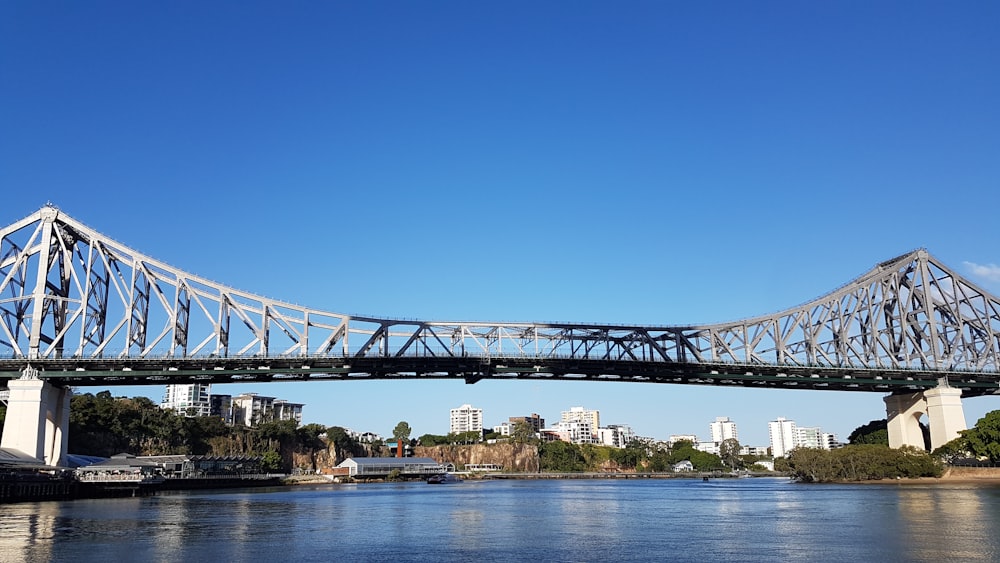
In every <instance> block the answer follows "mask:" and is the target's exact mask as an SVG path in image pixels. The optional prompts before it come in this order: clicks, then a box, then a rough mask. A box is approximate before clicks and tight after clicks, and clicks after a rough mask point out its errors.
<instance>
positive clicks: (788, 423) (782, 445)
mask: <svg viewBox="0 0 1000 563" xmlns="http://www.w3.org/2000/svg"><path fill="white" fill-rule="evenodd" d="M767 435H768V437H769V438H770V440H771V455H772V456H774V457H784V456H785V454H787V453H788V452H790V451H792V450H793V449H794V448H795V447H796V446H797V445H798V444H797V443H796V438H797V435H796V432H795V421H794V420H787V419H785V418H784V417H780V416H779V417H778V419H777V420H772V421H771V422H768V423H767Z"/></svg>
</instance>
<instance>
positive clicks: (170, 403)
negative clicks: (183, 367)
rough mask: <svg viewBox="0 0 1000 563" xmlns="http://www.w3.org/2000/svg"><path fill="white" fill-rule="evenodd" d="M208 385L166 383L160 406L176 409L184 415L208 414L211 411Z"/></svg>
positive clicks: (209, 387)
mask: <svg viewBox="0 0 1000 563" xmlns="http://www.w3.org/2000/svg"><path fill="white" fill-rule="evenodd" d="M210 389H211V386H210V385H204V384H201V383H185V384H174V385H167V390H166V393H165V394H164V395H163V402H161V403H160V408H162V409H170V410H174V411H177V412H178V413H179V414H182V415H184V416H208V415H209V414H210V412H211V404H210V400H209V394H210Z"/></svg>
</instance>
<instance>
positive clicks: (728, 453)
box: [719, 438, 741, 471]
mask: <svg viewBox="0 0 1000 563" xmlns="http://www.w3.org/2000/svg"><path fill="white" fill-rule="evenodd" d="M719 457H720V458H722V463H725V464H726V465H728V466H729V467H730V468H731V469H732V470H733V471H736V467H737V465H739V464H740V463H741V460H740V443H739V441H738V440H737V439H736V438H726V439H725V440H723V441H722V443H721V444H719Z"/></svg>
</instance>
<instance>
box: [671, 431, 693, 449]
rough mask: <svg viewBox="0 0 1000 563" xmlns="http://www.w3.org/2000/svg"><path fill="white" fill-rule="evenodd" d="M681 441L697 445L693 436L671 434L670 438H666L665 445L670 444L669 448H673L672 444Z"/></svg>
mask: <svg viewBox="0 0 1000 563" xmlns="http://www.w3.org/2000/svg"><path fill="white" fill-rule="evenodd" d="M681 441H684V442H691V443H692V444H695V445H697V444H698V437H697V436H695V435H694V434H671V435H670V437H669V438H667V443H668V444H670V447H671V448H672V447H674V444H676V443H677V442H681Z"/></svg>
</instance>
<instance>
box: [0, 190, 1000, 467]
mask: <svg viewBox="0 0 1000 563" xmlns="http://www.w3.org/2000/svg"><path fill="white" fill-rule="evenodd" d="M998 350H1000V301H998V300H997V298H996V297H994V296H992V295H990V294H988V293H987V292H985V291H983V290H982V289H980V288H978V287H977V286H976V285H975V284H973V283H972V282H970V281H968V280H966V279H964V278H962V277H961V276H959V275H957V274H956V273H955V272H954V271H952V270H951V269H949V268H948V267H946V266H945V265H944V264H942V263H941V262H939V261H938V260H936V259H934V258H933V257H932V256H931V255H930V254H929V253H928V252H927V251H925V250H923V249H919V250H915V251H913V252H909V253H907V254H904V255H901V256H898V257H896V258H893V259H891V260H887V261H885V262H882V263H880V264H877V265H876V266H875V267H874V268H872V269H871V270H869V271H868V272H866V273H864V274H862V275H861V276H859V277H857V278H855V279H854V280H852V281H850V282H848V283H847V284H845V285H842V286H840V287H839V288H837V289H835V290H833V291H832V292H830V293H828V294H826V295H824V296H822V297H819V298H817V299H815V300H813V301H810V302H808V303H805V304H802V305H799V306H796V307H793V308H791V309H787V310H784V311H781V312H778V313H775V314H772V315H766V316H760V317H754V318H750V319H743V320H740V321H736V322H730V323H719V324H710V325H663V326H622V325H584V324H572V323H491V322H444V321H414V320H402V319H388V318H375V317H363V316H352V315H345V314H340V313H333V312H328V311H323V310H318V309H310V308H307V307H302V306H299V305H293V304H291V303H287V302H281V301H277V300H273V299H269V298H265V297H261V296H257V295H254V294H251V293H247V292H244V291H240V290H237V289H234V288H232V287H229V286H226V285H223V284H219V283H216V282H213V281H210V280H207V279H205V278H201V277H198V276H195V275H192V274H189V273H186V272H184V271H182V270H180V269H177V268H175V267H172V266H170V265H168V264H166V263H164V262H161V261H159V260H156V259H154V258H152V257H149V256H146V255H143V254H141V253H139V252H137V251H135V250H133V249H131V248H129V247H127V246H125V245H124V244H121V243H119V242H117V241H115V240H112V239H110V238H108V237H106V236H104V235H102V234H100V233H99V232H97V231H95V230H93V229H91V228H90V227H88V226H86V225H84V224H83V223H80V222H79V221H76V220H75V219H73V218H71V217H69V216H68V215H66V214H65V213H63V212H62V211H61V210H59V209H57V208H55V207H52V206H46V207H43V208H42V209H40V210H38V211H37V212H35V213H33V214H31V215H29V216H27V217H25V218H24V219H21V220H20V221H17V222H15V223H13V224H11V225H9V226H7V227H4V228H3V229H0V381H6V383H7V386H8V388H9V390H10V399H9V401H10V407H9V409H8V416H7V424H6V426H5V429H4V434H3V441H2V443H0V445H2V446H3V447H4V448H12V449H17V450H20V451H23V452H25V453H27V454H29V455H32V456H34V457H37V458H39V459H44V460H46V462H48V463H51V464H57V463H58V461H59V460H60V459H61V458H62V456H63V455H64V453H65V442H66V434H65V433H66V426H67V422H66V421H68V410H69V408H68V402H69V396H70V391H69V389H70V387H80V386H88V385H119V384H120V385H126V384H127V385H154V384H155V385H162V384H170V383H192V382H193V383H231V382H247V381H273V380H292V381H294V380H302V381H311V380H324V381H330V380H343V381H356V380H366V379H401V378H410V379H421V378H447V379H457V380H462V381H465V382H466V383H475V382H477V381H480V380H484V379H488V380H516V379H528V380H537V379H556V380H595V381H605V382H642V383H672V384H699V385H728V386H748V387H764V388H783V389H825V390H837V391H864V392H878V393H883V394H888V396H887V397H886V398H885V399H886V404H887V412H888V416H889V419H890V442H891V443H893V445H894V446H900V445H905V444H912V445H921V446H922V438H919V435H920V434H919V425H918V422H917V421H918V420H919V417H920V416H921V415H922V414H926V415H927V416H928V418H929V421H930V426H931V433H932V444H933V445H934V446H935V447H936V446H938V445H940V444H943V443H945V442H947V441H948V440H950V439H951V438H953V437H955V436H957V433H958V431H959V430H962V429H964V428H965V422H964V416H963V415H962V410H961V400H960V398H961V397H974V396H982V395H995V394H1000V376H998V375H1000V374H998V366H1000V358H998Z"/></svg>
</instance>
